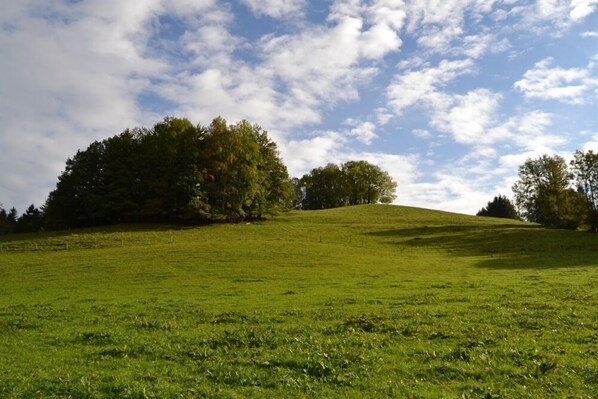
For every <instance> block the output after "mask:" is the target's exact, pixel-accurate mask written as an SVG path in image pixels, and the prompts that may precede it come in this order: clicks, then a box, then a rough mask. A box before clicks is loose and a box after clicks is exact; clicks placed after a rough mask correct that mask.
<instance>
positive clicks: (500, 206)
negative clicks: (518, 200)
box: [477, 195, 519, 219]
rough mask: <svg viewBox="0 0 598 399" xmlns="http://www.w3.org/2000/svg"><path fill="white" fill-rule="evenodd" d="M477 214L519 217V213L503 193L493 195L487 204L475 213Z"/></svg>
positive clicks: (510, 217)
mask: <svg viewBox="0 0 598 399" xmlns="http://www.w3.org/2000/svg"><path fill="white" fill-rule="evenodd" d="M477 216H490V217H495V218H505V219H519V215H518V214H517V210H516V209H515V206H514V205H513V203H511V201H510V200H509V199H508V198H507V197H505V196H503V195H499V196H498V197H494V199H493V200H492V201H490V202H488V205H486V207H485V208H482V209H480V211H479V212H478V213H477Z"/></svg>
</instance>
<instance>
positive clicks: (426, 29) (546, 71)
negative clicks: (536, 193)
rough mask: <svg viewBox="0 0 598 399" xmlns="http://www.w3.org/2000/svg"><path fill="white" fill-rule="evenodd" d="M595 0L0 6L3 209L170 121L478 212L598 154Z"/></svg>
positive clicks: (406, 201) (115, 0)
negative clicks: (255, 141)
mask: <svg viewBox="0 0 598 399" xmlns="http://www.w3.org/2000/svg"><path fill="white" fill-rule="evenodd" d="M597 9H598V0H521V1H517V0H364V1H361V0H344V1H343V0H338V1H336V0H333V1H308V0H139V1H123V0H18V1H16V0H0V10H2V11H1V13H0V203H2V204H3V205H4V207H5V208H9V207H11V206H16V207H17V209H18V211H19V213H21V212H23V211H24V210H25V209H26V207H27V206H29V205H30V204H32V203H33V204H35V205H36V206H40V205H43V203H44V202H45V200H46V198H47V195H48V193H49V192H50V191H51V190H53V189H54V188H55V186H56V182H57V180H58V176H59V175H60V173H61V172H62V171H63V170H64V166H65V162H66V160H67V159H68V158H70V157H73V156H74V154H75V153H76V152H77V150H79V149H81V150H84V149H85V148H87V146H88V145H89V144H90V143H91V142H93V141H94V140H102V139H105V138H107V137H111V136H113V135H116V134H119V133H121V132H122V131H124V130H125V129H127V128H134V127H142V126H143V127H151V126H153V125H154V124H155V123H156V122H158V121H160V120H162V119H163V118H164V117H165V116H175V117H186V118H188V119H190V120H191V121H192V122H193V123H195V124H197V123H199V124H202V125H209V123H210V122H211V121H212V119H213V118H215V117H216V116H222V117H224V118H225V119H227V121H228V122H229V123H235V122H237V121H240V120H242V119H246V120H248V121H250V122H252V123H256V124H258V125H260V126H261V127H262V128H264V129H265V130H266V131H268V134H269V135H270V137H271V138H272V139H274V140H275V141H276V142H277V143H278V146H279V149H280V152H281V156H282V158H283V160H284V162H285V164H286V165H287V167H288V169H289V173H290V175H291V176H297V177H300V176H302V175H303V174H304V173H307V172H309V171H310V170H311V169H312V168H314V167H319V166H323V165H325V164H327V163H329V162H332V163H337V164H338V163H340V162H346V161H348V160H361V159H363V160H367V161H369V162H372V163H374V164H376V165H378V166H380V167H381V168H382V169H383V170H386V171H388V172H389V174H390V175H391V176H392V177H393V178H394V179H395V181H396V182H397V183H398V188H397V200H396V203H397V204H400V205H409V206H417V207H424V208H432V209H441V210H447V211H453V212H460V213H467V214H475V213H476V212H477V211H478V210H479V209H480V208H481V207H483V206H485V205H486V204H487V202H488V201H490V200H492V198H493V197H494V196H496V195H498V194H503V195H507V196H511V195H512V193H511V189H510V187H511V186H512V184H513V183H514V182H515V181H516V179H517V169H518V166H519V165H521V164H522V163H523V162H525V160H526V159H529V158H534V157H538V156H540V155H542V154H559V155H563V156H565V157H567V158H570V157H571V155H572V153H573V152H574V151H575V150H590V149H593V150H598V108H597V105H598V11H597Z"/></svg>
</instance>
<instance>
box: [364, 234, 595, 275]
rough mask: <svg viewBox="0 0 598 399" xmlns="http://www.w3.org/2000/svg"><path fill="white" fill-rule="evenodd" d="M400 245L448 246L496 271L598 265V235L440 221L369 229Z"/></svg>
mask: <svg viewBox="0 0 598 399" xmlns="http://www.w3.org/2000/svg"><path fill="white" fill-rule="evenodd" d="M368 235H371V236H376V237H384V238H388V240H389V241H388V242H389V243H391V244H393V245H396V246H398V247H400V248H422V249H423V248H429V249H436V250H444V251H446V252H447V254H449V256H456V257H476V258H478V259H476V262H477V265H478V266H479V267H484V268H493V269H552V268H563V267H583V266H596V267H598V234H592V233H587V232H581V231H570V230H559V229H549V228H546V227H543V226H538V225H533V224H529V225H524V224H501V225H469V226H463V225H442V226H424V227H417V228H406V229H393V230H383V231H377V232H372V233H368Z"/></svg>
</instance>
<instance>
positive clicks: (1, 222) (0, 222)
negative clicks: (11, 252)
mask: <svg viewBox="0 0 598 399" xmlns="http://www.w3.org/2000/svg"><path fill="white" fill-rule="evenodd" d="M10 228H11V226H10V225H9V223H8V213H7V212H6V210H5V209H4V207H3V206H2V204H1V203H0V234H8V233H9V232H10Z"/></svg>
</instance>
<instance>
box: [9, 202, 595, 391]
mask: <svg viewBox="0 0 598 399" xmlns="http://www.w3.org/2000/svg"><path fill="white" fill-rule="evenodd" d="M0 397H1V398H12V397H15V398H21V397H22V398H34V397H60V398H62V397H73V398H111V397H123V398H124V397H126V398H129V397H130V398H146V397H150V398H154V397H155V398H179V397H182V398H187V397H189V398H192V397H208V398H243V397H264V398H285V397H289V398H302V397H306V398H350V397H355V398H385V397H389V398H394V397H397V398H524V397H529V398H553V397H555V398H596V397H598V235H595V234H589V233H584V232H573V231H562V230H551V229H545V228H541V227H538V226H536V225H532V224H527V223H520V222H516V221H512V220H498V219H490V218H478V217H470V216H464V215H455V214H450V213H444V212H437V211H429V210H422V209H416V208H406V207H396V206H359V207H351V208H341V209H334V210H325V211H313V212H291V213H288V214H285V215H281V216H278V217H276V218H273V219H271V220H268V221H265V222H258V223H252V224H238V225H210V226H203V227H194V228H168V227H164V226H157V227H148V226H119V227H109V228H102V229H89V230H85V229H84V230H77V231H71V232H63V233H42V234H36V235H14V236H4V237H0Z"/></svg>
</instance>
